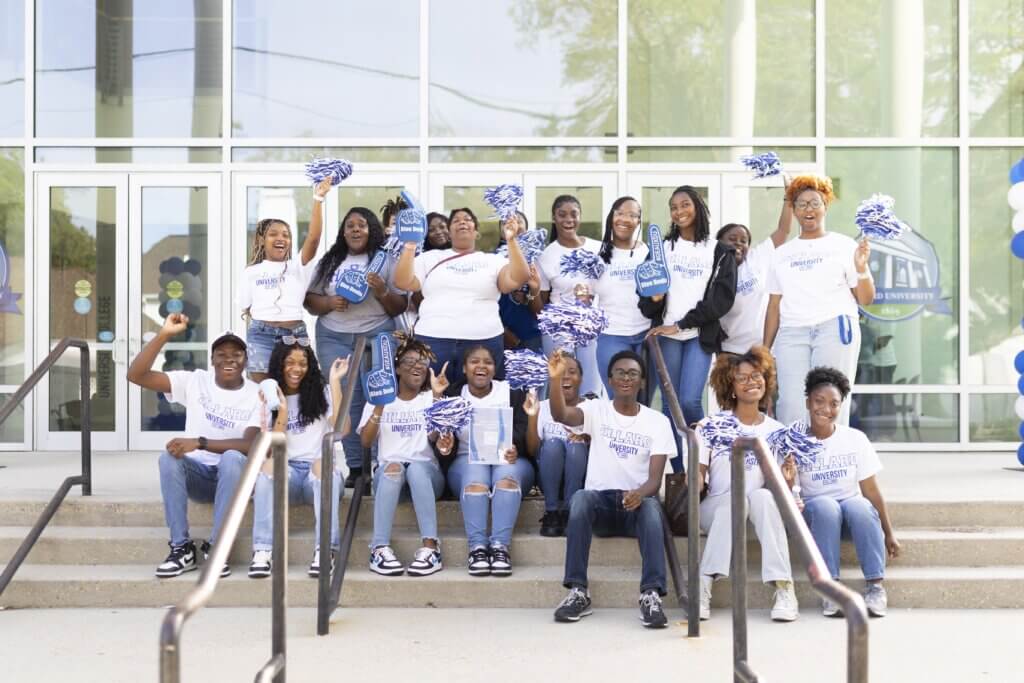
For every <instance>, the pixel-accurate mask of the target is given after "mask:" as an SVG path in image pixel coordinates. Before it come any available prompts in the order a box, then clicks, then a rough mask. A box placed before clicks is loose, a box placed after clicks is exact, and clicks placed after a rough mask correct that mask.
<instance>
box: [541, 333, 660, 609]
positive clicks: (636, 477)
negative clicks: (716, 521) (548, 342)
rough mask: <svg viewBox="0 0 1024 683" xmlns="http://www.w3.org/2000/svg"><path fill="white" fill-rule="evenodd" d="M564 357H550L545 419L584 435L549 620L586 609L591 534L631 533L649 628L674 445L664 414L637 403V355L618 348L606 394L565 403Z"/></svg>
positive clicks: (656, 598)
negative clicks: (580, 477)
mask: <svg viewBox="0 0 1024 683" xmlns="http://www.w3.org/2000/svg"><path fill="white" fill-rule="evenodd" d="M567 367H568V363H567V362H566V360H565V358H563V357H562V355H561V354H556V355H553V356H552V357H551V359H550V360H549V362H548V374H549V376H550V385H551V417H552V418H554V419H555V420H557V421H558V422H561V423H562V424H564V425H566V426H569V427H582V431H583V433H584V434H587V435H589V436H590V456H589V462H588V464H587V481H586V485H585V487H584V488H583V489H581V490H579V491H577V492H576V493H575V495H573V497H572V502H571V503H570V506H569V525H568V526H567V527H566V537H567V540H566V546H565V579H564V580H563V582H562V585H563V586H565V587H566V588H568V589H569V594H568V595H567V596H566V597H565V599H564V600H562V602H561V604H559V605H558V609H556V610H555V621H563V622H573V621H579V620H580V618H581V617H585V616H587V615H589V614H591V612H592V610H591V608H590V604H591V602H590V594H589V592H588V590H587V585H588V582H587V565H588V563H589V558H590V543H591V539H592V537H593V536H594V535H595V534H596V535H598V536H631V537H635V538H637V539H638V540H639V543H640V557H641V561H642V564H643V568H642V570H641V578H640V600H639V603H640V620H641V623H643V625H644V626H646V627H648V628H664V627H665V626H666V625H667V624H668V620H667V619H666V618H665V612H664V610H663V609H662V605H661V596H662V595H665V547H664V542H665V537H664V535H663V528H662V512H661V504H660V503H659V502H658V491H659V490H660V489H661V479H662V475H663V474H664V472H665V461H666V459H667V458H668V456H669V454H670V453H673V452H674V451H675V442H674V439H673V434H672V426H671V425H670V424H669V421H668V418H666V417H665V416H664V415H661V414H659V413H658V412H656V411H654V410H651V409H650V408H648V407H646V406H644V405H641V404H640V403H639V401H637V395H638V394H639V393H640V390H641V389H642V388H643V384H644V381H645V370H644V365H643V361H642V360H641V358H640V356H638V355H637V354H635V353H633V352H632V351H620V352H619V353H617V354H616V355H615V356H614V357H612V360H611V363H610V364H609V366H608V375H609V376H610V377H611V380H612V381H611V385H612V395H613V398H612V400H610V401H609V400H595V401H586V402H584V403H581V404H579V405H578V406H575V407H573V406H569V405H567V404H566V402H565V395H564V393H563V391H562V377H564V376H565V370H566V368H567Z"/></svg>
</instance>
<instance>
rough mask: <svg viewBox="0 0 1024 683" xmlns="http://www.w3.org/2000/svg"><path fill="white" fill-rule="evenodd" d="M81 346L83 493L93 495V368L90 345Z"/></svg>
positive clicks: (80, 408) (80, 409) (80, 411)
mask: <svg viewBox="0 0 1024 683" xmlns="http://www.w3.org/2000/svg"><path fill="white" fill-rule="evenodd" d="M78 348H79V351H80V353H79V357H80V359H81V361H80V362H79V364H78V372H79V377H80V379H81V388H80V391H81V394H82V397H81V400H80V401H79V417H80V418H81V423H82V424H81V433H82V495H83V496H91V495H92V393H91V392H90V391H89V384H90V382H91V380H92V377H91V375H92V368H91V362H90V359H89V345H88V344H86V343H85V342H82V345H81V346H79V347H78Z"/></svg>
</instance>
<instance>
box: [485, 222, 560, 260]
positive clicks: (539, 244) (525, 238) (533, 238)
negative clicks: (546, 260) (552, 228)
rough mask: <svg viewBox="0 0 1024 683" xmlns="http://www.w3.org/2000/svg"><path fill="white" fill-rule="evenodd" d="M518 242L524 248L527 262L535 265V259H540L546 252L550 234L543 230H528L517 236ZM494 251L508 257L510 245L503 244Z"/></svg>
mask: <svg viewBox="0 0 1024 683" xmlns="http://www.w3.org/2000/svg"><path fill="white" fill-rule="evenodd" d="M516 242H518V243H519V248H520V249H521V250H522V252H523V257H524V258H525V259H526V262H527V263H528V264H530V265H533V263H534V261H536V260H537V259H539V258H540V255H541V254H542V253H544V247H546V246H547V245H548V234H547V233H546V232H544V231H543V230H528V231H527V232H524V233H523V234H522V235H520V236H519V237H517V238H516ZM494 253H496V254H498V255H499V256H505V257H507V256H508V245H507V244H502V245H501V246H499V247H498V248H497V250H495V252H494Z"/></svg>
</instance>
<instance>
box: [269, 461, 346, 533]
mask: <svg viewBox="0 0 1024 683" xmlns="http://www.w3.org/2000/svg"><path fill="white" fill-rule="evenodd" d="M331 481H332V483H333V486H334V488H332V489H331V491H332V492H333V493H334V496H335V501H334V505H333V506H332V509H331V548H332V549H337V548H338V545H339V536H340V534H339V532H338V501H337V499H338V498H340V497H341V494H342V492H343V491H344V490H345V489H343V488H342V487H341V470H337V469H336V470H334V478H333V479H332V480H331ZM252 501H253V506H252V512H253V514H252V549H253V550H271V549H273V547H274V480H273V478H272V477H270V476H268V475H267V474H264V473H263V472H260V474H259V476H258V477H257V478H256V489H255V491H254V492H253V496H252ZM288 502H289V503H291V504H293V505H294V504H295V503H306V504H310V503H312V505H313V515H314V519H315V520H316V523H315V526H314V527H313V539H314V540H313V544H314V547H315V548H317V549H319V548H320V479H318V478H317V477H315V476H313V462H312V461H310V460H289V461H288Z"/></svg>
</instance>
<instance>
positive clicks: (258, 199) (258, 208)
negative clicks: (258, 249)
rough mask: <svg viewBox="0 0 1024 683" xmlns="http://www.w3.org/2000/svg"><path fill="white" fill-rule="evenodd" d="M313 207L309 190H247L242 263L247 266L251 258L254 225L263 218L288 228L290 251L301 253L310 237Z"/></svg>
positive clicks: (267, 188) (254, 235) (311, 193)
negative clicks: (304, 242)
mask: <svg viewBox="0 0 1024 683" xmlns="http://www.w3.org/2000/svg"><path fill="white" fill-rule="evenodd" d="M312 204H313V188H312V187H250V188H249V189H248V193H247V195H246V213H245V216H246V219H245V229H246V234H245V249H246V252H245V255H244V257H245V263H246V264H247V265H248V263H249V261H250V257H251V255H252V248H253V243H254V241H255V239H256V224H257V223H258V222H260V221H261V220H263V219H264V218H278V219H280V220H282V221H284V222H285V223H287V224H288V225H289V226H291V229H292V250H293V251H294V250H298V249H301V248H302V242H303V240H305V239H306V235H307V234H309V220H310V218H311V217H312V215H313V214H312ZM317 206H320V205H319V204H318V205H317Z"/></svg>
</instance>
